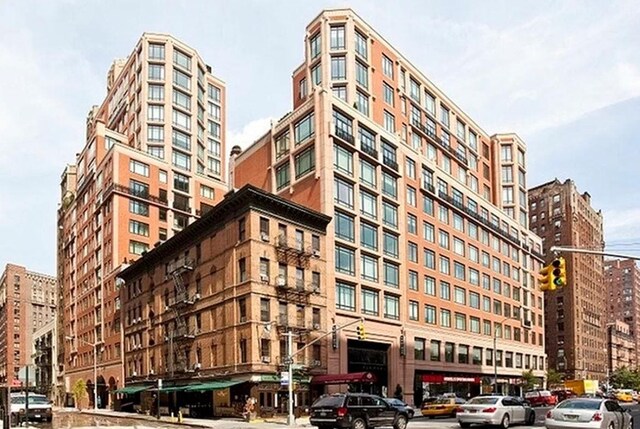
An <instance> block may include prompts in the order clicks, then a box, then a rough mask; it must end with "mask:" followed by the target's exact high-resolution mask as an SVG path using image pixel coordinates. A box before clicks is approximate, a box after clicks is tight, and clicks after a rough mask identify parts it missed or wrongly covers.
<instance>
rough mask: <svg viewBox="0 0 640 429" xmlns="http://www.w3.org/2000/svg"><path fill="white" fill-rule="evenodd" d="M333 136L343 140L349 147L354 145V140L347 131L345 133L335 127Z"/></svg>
mask: <svg viewBox="0 0 640 429" xmlns="http://www.w3.org/2000/svg"><path fill="white" fill-rule="evenodd" d="M334 135H335V136H336V137H338V138H339V139H340V140H343V141H345V142H347V143H349V144H351V145H355V141H356V140H355V138H354V137H353V134H350V133H349V132H347V131H345V130H343V129H340V128H338V127H337V126H336V128H335V132H334Z"/></svg>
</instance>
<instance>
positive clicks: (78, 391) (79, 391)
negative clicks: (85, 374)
mask: <svg viewBox="0 0 640 429" xmlns="http://www.w3.org/2000/svg"><path fill="white" fill-rule="evenodd" d="M71 394H72V395H73V399H74V400H75V402H76V407H77V408H78V409H81V408H82V401H83V400H84V398H86V397H87V383H85V381H84V380H82V379H79V380H77V381H76V382H75V383H73V386H72V387H71Z"/></svg>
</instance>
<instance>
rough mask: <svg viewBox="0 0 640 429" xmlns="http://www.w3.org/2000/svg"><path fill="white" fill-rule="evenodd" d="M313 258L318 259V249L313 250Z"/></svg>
mask: <svg viewBox="0 0 640 429" xmlns="http://www.w3.org/2000/svg"><path fill="white" fill-rule="evenodd" d="M313 256H315V257H316V258H319V257H320V250H319V249H313Z"/></svg>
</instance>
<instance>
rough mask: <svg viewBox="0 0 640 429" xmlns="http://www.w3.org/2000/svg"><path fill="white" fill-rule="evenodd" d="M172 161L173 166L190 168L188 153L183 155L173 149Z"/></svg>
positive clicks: (184, 168)
mask: <svg viewBox="0 0 640 429" xmlns="http://www.w3.org/2000/svg"><path fill="white" fill-rule="evenodd" d="M171 155H172V162H173V165H174V166H175V167H178V168H181V169H183V170H191V157H190V156H189V155H185V154H183V153H182V152H178V151H173V153H172V154H171Z"/></svg>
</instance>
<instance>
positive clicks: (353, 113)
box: [230, 9, 546, 404]
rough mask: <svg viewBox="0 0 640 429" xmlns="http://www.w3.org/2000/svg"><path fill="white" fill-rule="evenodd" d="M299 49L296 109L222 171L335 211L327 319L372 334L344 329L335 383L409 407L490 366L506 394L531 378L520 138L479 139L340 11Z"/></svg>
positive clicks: (534, 302) (392, 53)
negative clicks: (355, 376) (396, 397)
mask: <svg viewBox="0 0 640 429" xmlns="http://www.w3.org/2000/svg"><path fill="white" fill-rule="evenodd" d="M304 46H305V49H304V53H305V56H304V59H303V62H302V64H301V65H300V66H299V67H297V68H296V69H295V70H294V72H293V110H292V111H291V112H289V113H287V114H285V115H284V116H283V117H282V118H281V119H280V120H279V121H277V122H275V123H274V124H273V125H272V127H271V129H270V130H268V132H267V133H266V134H265V135H264V136H263V137H262V138H260V139H259V140H258V141H256V142H255V143H254V144H253V145H251V146H250V147H248V148H247V149H246V150H245V151H244V152H243V153H241V154H239V155H237V156H236V155H232V160H231V164H230V165H233V166H234V171H233V177H234V183H235V186H237V187H239V186H242V185H243V184H245V183H251V184H254V185H256V186H259V187H261V188H263V189H266V190H268V191H270V192H274V193H276V194H277V195H278V196H281V197H283V198H287V199H291V200H292V201H295V202H297V203H300V204H302V205H304V206H306V207H310V208H312V209H314V210H317V211H319V212H322V213H326V214H329V215H331V216H332V217H333V222H332V223H330V224H329V227H328V230H327V237H328V240H327V282H328V286H327V299H328V303H327V308H328V314H329V317H332V318H335V321H336V323H337V324H338V325H342V324H346V323H349V322H353V321H354V320H357V319H358V318H360V317H364V318H365V330H366V331H367V338H366V339H364V340H359V339H358V338H357V334H356V330H355V326H354V327H351V328H348V329H345V330H344V331H342V332H341V335H340V338H339V346H338V347H337V348H335V349H331V350H330V351H329V357H328V359H329V368H330V370H329V372H330V374H334V375H335V374H346V373H350V374H351V373H357V372H361V371H368V372H371V373H372V374H374V376H375V377H376V379H377V388H378V389H379V390H380V391H381V392H383V391H385V390H386V391H387V392H388V393H389V394H392V393H393V392H394V390H395V389H396V386H397V385H400V386H401V387H402V388H403V391H404V395H405V398H406V399H407V400H408V401H409V402H414V401H415V403H418V404H419V403H420V402H421V400H422V396H423V395H425V394H427V392H429V393H439V392H445V391H455V392H457V393H459V394H460V395H464V396H466V395H467V393H471V394H477V393H479V392H480V391H481V390H489V389H491V384H492V379H493V366H494V362H495V361H497V370H498V385H499V386H498V387H499V389H500V390H502V391H507V390H511V391H513V392H514V393H518V391H519V388H518V384H519V382H520V380H521V378H520V377H521V376H522V372H523V371H524V370H532V371H533V372H534V374H535V375H536V376H537V377H540V378H542V377H543V375H544V371H545V369H546V366H545V354H544V347H543V344H544V338H543V337H544V336H543V332H544V324H543V317H542V315H543V302H542V295H541V293H540V292H539V291H538V290H537V288H536V284H535V273H537V271H538V270H539V269H540V267H541V262H542V255H541V251H542V248H541V242H540V239H539V238H538V237H537V236H536V235H535V234H532V233H531V232H530V231H529V229H528V206H527V190H526V146H525V144H524V143H523V142H522V141H521V140H520V139H519V138H518V136H517V135H515V134H496V135H493V136H492V135H490V134H488V133H486V132H485V131H484V130H483V129H482V128H481V127H480V125H479V124H477V123H476V122H475V121H474V120H473V118H471V117H469V116H468V115H467V114H466V113H465V112H464V111H463V110H462V109H461V108H460V107H459V106H457V105H456V104H455V103H454V102H453V101H452V100H451V99H450V98H449V97H448V96H447V95H446V94H445V93H444V92H443V91H442V90H441V89H440V88H438V87H436V86H435V85H434V84H433V83H432V82H431V81H430V80H429V79H428V78H427V77H426V76H425V75H424V74H423V73H422V72H421V71H420V70H418V69H416V68H415V66H414V65H413V64H412V63H411V62H410V61H409V60H408V59H407V58H405V57H404V56H402V54H401V53H400V52H399V51H398V50H397V49H396V48H394V47H393V46H391V45H390V44H389V43H388V42H387V41H386V40H385V39H384V38H383V37H382V36H381V35H380V34H378V33H377V32H376V30H375V29H374V28H372V27H371V26H369V25H368V24H367V23H366V22H365V21H363V20H362V19H361V18H360V17H359V16H358V15H357V14H355V13H354V12H353V11H352V10H350V9H336V10H325V11H322V12H321V13H320V14H319V15H318V16H317V17H315V18H314V19H313V20H312V21H311V22H310V23H309V25H308V26H307V28H306V30H305V38H304ZM507 195H510V196H509V197H506V196H507ZM494 336H495V337H497V350H493V337H494ZM494 359H495V360H494ZM334 381H335V380H334ZM329 382H331V381H330V380H329ZM338 388H341V389H344V388H345V386H344V385H343V386H342V387H335V388H332V389H338Z"/></svg>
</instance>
